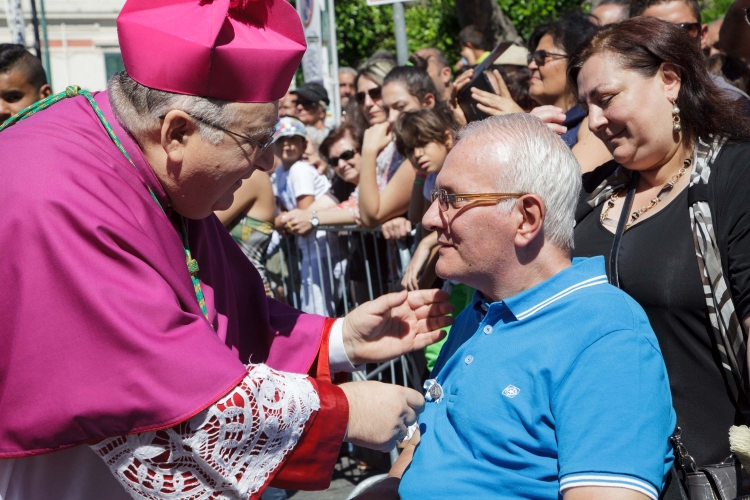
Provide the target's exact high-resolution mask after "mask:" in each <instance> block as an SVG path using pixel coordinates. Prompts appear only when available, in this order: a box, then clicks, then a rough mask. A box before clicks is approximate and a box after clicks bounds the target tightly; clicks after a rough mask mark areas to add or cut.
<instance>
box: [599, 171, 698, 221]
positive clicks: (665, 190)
mask: <svg viewBox="0 0 750 500" xmlns="http://www.w3.org/2000/svg"><path fill="white" fill-rule="evenodd" d="M692 163H693V160H692V159H691V158H688V159H686V160H685V162H684V163H683V164H682V167H680V170H678V171H677V173H676V174H675V175H673V176H672V178H671V179H669V181H668V182H667V183H666V184H664V187H662V188H661V190H660V191H659V194H657V195H656V196H655V197H654V198H652V199H651V201H650V202H649V203H648V205H645V206H643V207H641V208H639V209H638V210H636V211H635V212H633V213H631V214H630V218H629V220H628V222H627V224H625V229H628V228H629V227H630V226H631V225H633V224H634V223H635V221H637V220H638V218H639V217H640V216H641V215H643V214H645V213H646V212H648V211H649V210H651V209H652V208H654V207H655V206H656V205H657V203H659V202H660V201H662V200H663V199H664V198H666V197H667V195H668V194H669V193H670V192H671V191H672V189H674V186H675V184H677V181H678V180H680V177H682V176H683V175H684V174H685V172H687V171H688V169H689V168H690V165H692ZM619 193H620V191H615V192H614V193H612V196H610V197H609V200H607V205H606V206H605V207H604V210H602V213H601V214H600V215H599V222H601V223H602V224H605V221H606V220H609V219H608V218H607V215H609V210H610V209H611V208H612V207H614V206H615V202H616V201H617V199H618V197H619Z"/></svg>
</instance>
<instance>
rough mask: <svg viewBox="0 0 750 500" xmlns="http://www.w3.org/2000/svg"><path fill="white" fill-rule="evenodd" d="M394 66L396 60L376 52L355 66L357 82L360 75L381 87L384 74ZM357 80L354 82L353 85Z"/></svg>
mask: <svg viewBox="0 0 750 500" xmlns="http://www.w3.org/2000/svg"><path fill="white" fill-rule="evenodd" d="M395 66H396V60H395V59H393V58H392V57H385V55H377V54H376V55H375V56H373V57H371V58H369V59H368V60H367V61H365V62H363V63H362V64H361V65H360V66H359V68H357V82H359V78H360V77H362V76H364V77H366V78H369V79H370V80H372V81H373V82H375V83H377V84H378V85H379V86H381V87H382V86H383V80H384V79H385V75H387V74H388V72H390V71H391V70H392V69H393V68H394V67H395ZM357 82H355V86H356V84H357Z"/></svg>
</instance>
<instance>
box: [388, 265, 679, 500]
mask: <svg viewBox="0 0 750 500" xmlns="http://www.w3.org/2000/svg"><path fill="white" fill-rule="evenodd" d="M432 377H433V378H435V379H437V381H438V383H439V384H440V385H441V386H442V388H443V394H444V396H443V398H442V400H440V401H438V402H429V403H427V404H426V408H425V411H424V413H422V415H420V417H419V424H420V430H421V432H422V438H421V441H420V443H419V445H418V447H417V449H416V451H415V454H414V459H413V461H412V463H411V465H410V466H409V468H408V469H407V470H406V472H405V473H404V476H403V479H402V481H401V486H400V488H399V494H400V496H401V498H402V499H403V500H411V499H423V498H430V499H440V498H450V499H455V498H482V499H487V498H524V499H526V498H528V499H550V500H553V499H558V498H559V495H561V494H562V493H564V491H565V490H566V489H567V488H571V487H575V486H615V487H624V488H630V489H633V490H637V491H640V492H642V493H644V494H646V495H648V496H649V497H651V498H654V499H656V498H657V497H658V495H659V492H660V491H661V489H662V487H663V486H664V478H665V475H666V474H667V473H668V471H669V468H670V466H671V464H672V460H673V455H672V448H671V446H670V444H669V436H670V435H671V434H672V432H673V430H674V427H675V422H676V418H675V413H674V411H673V410H672V398H671V395H670V390H669V381H668V379H667V371H666V368H665V366H664V360H663V359H662V355H661V351H660V350H659V344H658V343H657V341H656V337H655V335H654V332H653V330H652V329H651V326H650V325H649V322H648V318H647V317H646V313H645V312H644V311H643V309H641V307H640V306H639V305H638V304H637V303H636V302H635V301H634V300H633V299H631V298H630V297H629V296H628V295H627V294H625V293H624V292H622V291H621V290H619V289H618V288H615V287H613V286H611V285H609V284H608V283H607V277H606V275H605V271H604V259H603V257H594V258H590V259H574V260H573V264H572V266H570V267H568V268H566V269H564V270H563V271H561V272H559V273H557V274H556V275H554V276H553V277H551V278H550V279H548V280H546V281H544V282H542V283H540V284H538V285H536V286H534V287H533V288H530V289H528V290H525V291H523V292H521V293H519V294H518V295H515V296H513V297H510V298H507V299H504V300H502V301H500V302H494V303H487V302H486V301H485V300H484V297H483V295H482V294H481V293H479V292H477V293H475V295H474V301H473V303H472V305H471V306H469V307H467V308H466V309H465V310H464V312H463V313H461V314H460V315H459V317H458V318H456V322H455V324H454V325H453V328H452V329H451V335H450V336H449V337H448V340H447V342H446V344H445V346H444V347H443V350H442V352H441V353H440V357H439V358H438V360H437V363H436V365H435V369H434V370H433V372H432Z"/></svg>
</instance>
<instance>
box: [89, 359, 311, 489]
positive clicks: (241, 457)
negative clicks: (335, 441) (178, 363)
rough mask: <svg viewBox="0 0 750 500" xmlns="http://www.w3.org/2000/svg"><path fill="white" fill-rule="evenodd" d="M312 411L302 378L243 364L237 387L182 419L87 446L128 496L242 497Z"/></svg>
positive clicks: (259, 483)
mask: <svg viewBox="0 0 750 500" xmlns="http://www.w3.org/2000/svg"><path fill="white" fill-rule="evenodd" d="M319 409H320V399H319V397H318V394H317V393H316V392H315V389H314V387H313V385H312V383H311V382H310V380H308V378H307V377H306V376H304V375H296V374H290V373H280V372H277V371H275V370H272V369H271V368H269V367H268V366H266V365H249V366H248V374H247V376H246V377H245V378H244V379H243V380H242V382H241V383H240V384H239V385H237V387H235V388H234V389H233V390H232V391H231V392H229V393H228V394H227V395H225V396H223V397H222V398H221V399H219V401H218V402H216V403H215V404H213V405H212V406H210V407H208V408H207V409H205V410H204V411H202V412H201V413H199V414H198V415H196V416H195V417H193V418H191V419H190V420H186V421H184V422H181V423H179V424H177V425H175V426H174V427H170V428H168V429H166V430H162V431H156V432H146V433H142V434H131V435H128V436H118V437H114V438H108V439H105V440H103V441H100V442H99V443H96V444H94V445H91V448H93V450H94V451H95V452H96V453H97V454H98V455H99V456H100V457H101V458H102V459H103V460H104V461H105V462H106V463H107V465H108V466H109V468H110V470H111V471H112V473H113V474H114V475H115V477H117V479H118V480H119V481H120V483H121V484H122V485H123V486H124V487H125V489H126V490H127V491H128V492H129V493H130V494H131V495H132V496H133V497H134V498H142V499H149V500H151V499H153V500H161V499H190V500H199V499H200V500H203V499H212V498H245V499H247V498H251V497H252V496H253V495H254V494H256V493H257V492H258V491H260V490H262V487H263V486H264V485H265V484H266V482H267V481H268V478H269V477H270V476H271V474H272V473H273V472H274V471H275V470H276V469H277V468H278V467H279V465H280V464H281V463H282V462H283V461H284V457H285V456H286V455H287V453H289V452H290V450H292V448H294V446H295V445H296V444H297V442H298V441H299V439H300V437H301V436H302V432H303V431H304V429H305V424H306V422H307V421H308V420H309V418H310V416H311V415H312V413H313V412H314V411H317V410H319Z"/></svg>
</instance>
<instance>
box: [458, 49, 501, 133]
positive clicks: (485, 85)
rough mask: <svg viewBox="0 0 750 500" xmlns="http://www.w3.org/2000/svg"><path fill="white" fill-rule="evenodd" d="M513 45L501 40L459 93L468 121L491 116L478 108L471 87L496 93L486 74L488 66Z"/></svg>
mask: <svg viewBox="0 0 750 500" xmlns="http://www.w3.org/2000/svg"><path fill="white" fill-rule="evenodd" d="M512 45H513V43H512V42H501V43H499V44H498V45H497V47H495V48H494V49H492V52H490V55H489V56H488V57H487V58H486V59H485V60H484V61H482V62H481V63H480V64H478V65H476V66H475V67H474V76H473V77H472V78H471V80H470V81H469V84H468V85H466V87H464V88H463V89H462V90H461V92H459V93H458V105H459V106H461V110H463V112H464V115H466V121H468V122H473V121H477V120H484V119H485V118H487V117H489V116H490V115H488V114H487V113H485V112H484V111H481V110H480V109H479V108H477V102H476V101H475V100H474V99H472V97H471V89H472V88H478V89H480V90H484V91H485V92H490V93H492V94H494V93H495V89H493V88H492V84H491V83H490V80H489V78H487V75H486V74H485V71H486V70H487V68H488V67H489V66H490V65H491V64H492V63H493V62H495V60H496V59H497V58H498V57H500V56H501V55H503V53H504V52H505V51H506V50H508V49H509V48H510V47H511V46H512Z"/></svg>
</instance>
